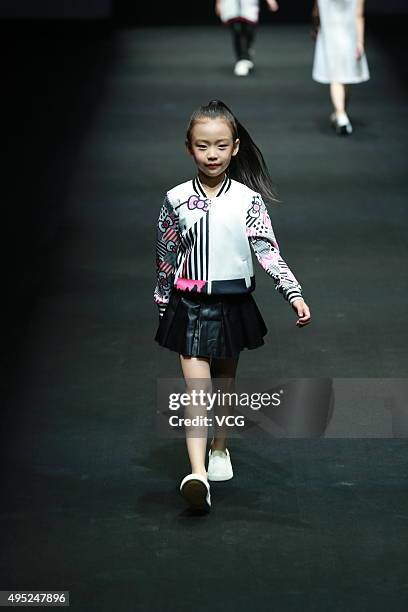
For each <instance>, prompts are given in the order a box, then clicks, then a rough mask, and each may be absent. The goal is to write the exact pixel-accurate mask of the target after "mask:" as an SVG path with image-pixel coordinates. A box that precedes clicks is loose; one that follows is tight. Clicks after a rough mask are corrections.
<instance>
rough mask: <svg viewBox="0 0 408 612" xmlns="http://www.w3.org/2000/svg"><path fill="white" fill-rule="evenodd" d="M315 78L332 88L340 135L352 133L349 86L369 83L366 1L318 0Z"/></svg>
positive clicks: (335, 120) (332, 118)
mask: <svg viewBox="0 0 408 612" xmlns="http://www.w3.org/2000/svg"><path fill="white" fill-rule="evenodd" d="M313 16H314V19H315V24H316V29H315V31H316V44H315V51H314V61H313V72H312V78H313V79H314V80H315V81H317V82H318V83H324V84H329V85H330V96H331V101H332V103H333V109H334V110H333V113H332V114H331V116H330V120H331V123H332V125H333V127H334V128H335V130H336V132H337V134H344V135H347V134H351V133H352V131H353V128H352V125H351V122H350V119H349V117H348V115H347V112H346V105H347V97H348V94H349V89H350V87H349V86H350V85H351V84H353V83H362V82H363V81H368V79H369V78H370V73H369V69H368V63H367V58H366V54H365V51H364V0H317V1H316V2H315V6H314V11H313Z"/></svg>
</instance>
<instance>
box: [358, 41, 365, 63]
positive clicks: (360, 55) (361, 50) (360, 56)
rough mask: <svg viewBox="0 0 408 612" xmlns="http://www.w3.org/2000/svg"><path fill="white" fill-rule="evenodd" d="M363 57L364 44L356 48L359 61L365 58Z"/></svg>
mask: <svg viewBox="0 0 408 612" xmlns="http://www.w3.org/2000/svg"><path fill="white" fill-rule="evenodd" d="M363 55H364V45H363V43H357V46H356V59H357V60H358V61H360V60H361V58H362V57H363Z"/></svg>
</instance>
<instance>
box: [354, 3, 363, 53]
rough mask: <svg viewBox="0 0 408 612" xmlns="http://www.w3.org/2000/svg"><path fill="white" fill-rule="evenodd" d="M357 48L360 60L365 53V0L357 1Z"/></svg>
mask: <svg viewBox="0 0 408 612" xmlns="http://www.w3.org/2000/svg"><path fill="white" fill-rule="evenodd" d="M356 19H357V48H356V58H357V59H358V60H360V59H361V58H362V57H363V55H364V0H358V2H357V14H356Z"/></svg>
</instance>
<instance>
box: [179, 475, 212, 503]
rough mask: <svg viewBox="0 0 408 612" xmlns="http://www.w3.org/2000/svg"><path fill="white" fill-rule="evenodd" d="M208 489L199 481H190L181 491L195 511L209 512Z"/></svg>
mask: <svg viewBox="0 0 408 612" xmlns="http://www.w3.org/2000/svg"><path fill="white" fill-rule="evenodd" d="M207 492H208V491H207V488H206V486H205V485H204V484H203V483H202V482H200V481H199V480H189V481H188V482H186V484H185V485H184V486H183V488H182V489H181V494H182V496H183V497H184V499H185V500H186V501H187V502H188V503H189V505H190V506H191V508H192V509H193V510H209V509H210V508H209V506H208V504H207V501H206V498H207Z"/></svg>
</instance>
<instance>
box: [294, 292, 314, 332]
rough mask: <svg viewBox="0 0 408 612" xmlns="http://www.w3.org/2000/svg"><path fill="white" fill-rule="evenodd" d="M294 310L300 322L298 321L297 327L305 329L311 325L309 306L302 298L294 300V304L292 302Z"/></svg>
mask: <svg viewBox="0 0 408 612" xmlns="http://www.w3.org/2000/svg"><path fill="white" fill-rule="evenodd" d="M292 308H293V310H294V311H295V312H296V313H297V315H298V317H299V318H298V320H297V321H296V325H297V326H298V327H303V326H304V325H307V324H308V323H310V320H311V316H310V310H309V306H308V305H307V304H306V302H305V301H304V300H302V299H301V298H298V299H297V300H294V302H292Z"/></svg>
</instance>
